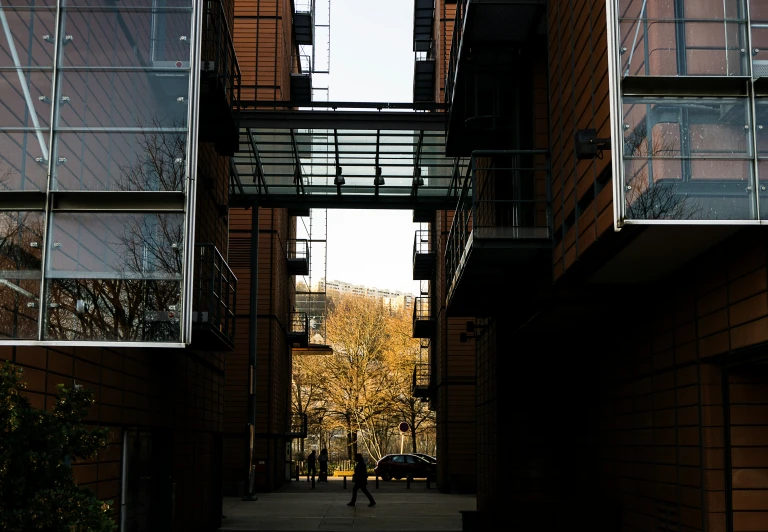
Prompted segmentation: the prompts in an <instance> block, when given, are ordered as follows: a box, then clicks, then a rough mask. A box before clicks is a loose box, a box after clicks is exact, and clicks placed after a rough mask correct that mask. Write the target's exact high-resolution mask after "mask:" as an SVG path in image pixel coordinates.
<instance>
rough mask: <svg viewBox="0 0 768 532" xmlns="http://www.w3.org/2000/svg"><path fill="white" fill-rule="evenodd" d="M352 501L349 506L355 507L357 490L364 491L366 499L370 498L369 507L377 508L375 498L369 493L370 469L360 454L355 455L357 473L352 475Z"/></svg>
mask: <svg viewBox="0 0 768 532" xmlns="http://www.w3.org/2000/svg"><path fill="white" fill-rule="evenodd" d="M352 482H353V484H352V500H351V501H350V502H348V503H347V506H354V505H355V501H356V500H357V490H360V491H362V492H363V493H364V494H365V496H366V497H368V506H376V501H374V500H373V496H371V493H370V492H369V491H368V488H367V486H368V468H367V467H365V461H364V460H363V455H362V454H360V453H357V454H355V472H354V474H353V475H352Z"/></svg>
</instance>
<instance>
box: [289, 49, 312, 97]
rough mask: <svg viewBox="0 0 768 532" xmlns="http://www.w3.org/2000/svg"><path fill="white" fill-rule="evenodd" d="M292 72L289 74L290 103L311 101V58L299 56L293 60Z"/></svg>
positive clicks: (305, 55)
mask: <svg viewBox="0 0 768 532" xmlns="http://www.w3.org/2000/svg"><path fill="white" fill-rule="evenodd" d="M293 64H294V69H295V70H294V72H292V73H291V101H292V102H311V101H312V58H311V57H310V56H309V55H307V54H300V55H297V56H295V57H294V58H293Z"/></svg>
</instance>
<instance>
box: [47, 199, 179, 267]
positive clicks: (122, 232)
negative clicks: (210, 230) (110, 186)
mask: <svg viewBox="0 0 768 532" xmlns="http://www.w3.org/2000/svg"><path fill="white" fill-rule="evenodd" d="M183 241H184V215H183V214H182V213H178V214H176V213H174V214H143V213H93V214H88V213H55V214H54V215H53V224H52V228H51V238H50V243H49V246H50V247H49V250H50V258H49V261H48V264H49V268H48V271H49V277H59V278H62V277H65V278H88V279H109V278H118V279H181V274H182V264H183V254H182V243H183Z"/></svg>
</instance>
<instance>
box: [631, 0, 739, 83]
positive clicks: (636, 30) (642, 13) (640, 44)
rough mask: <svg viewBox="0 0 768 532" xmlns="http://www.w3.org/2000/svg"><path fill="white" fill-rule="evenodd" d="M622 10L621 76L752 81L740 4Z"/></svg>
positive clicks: (670, 0)
mask: <svg viewBox="0 0 768 532" xmlns="http://www.w3.org/2000/svg"><path fill="white" fill-rule="evenodd" d="M619 4H620V8H619V13H620V14H621V15H620V22H619V32H620V52H621V56H620V62H621V72H622V75H625V76H628V75H629V76H745V75H748V73H749V71H748V65H747V54H746V53H745V52H746V47H747V44H746V43H747V40H746V32H745V27H746V25H745V24H744V15H743V13H742V8H741V2H740V0H699V1H696V2H685V3H684V4H683V3H678V2H676V1H674V0H657V1H653V2H644V1H643V0H621V1H620V2H619Z"/></svg>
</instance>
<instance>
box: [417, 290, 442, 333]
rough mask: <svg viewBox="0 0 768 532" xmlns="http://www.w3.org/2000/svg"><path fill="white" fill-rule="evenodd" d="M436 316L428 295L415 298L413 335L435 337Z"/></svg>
mask: <svg viewBox="0 0 768 532" xmlns="http://www.w3.org/2000/svg"><path fill="white" fill-rule="evenodd" d="M435 328H436V327H435V317H434V316H433V315H432V306H431V305H430V303H429V298H428V297H417V298H414V304H413V337H414V338H433V337H434V336H435Z"/></svg>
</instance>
